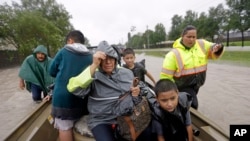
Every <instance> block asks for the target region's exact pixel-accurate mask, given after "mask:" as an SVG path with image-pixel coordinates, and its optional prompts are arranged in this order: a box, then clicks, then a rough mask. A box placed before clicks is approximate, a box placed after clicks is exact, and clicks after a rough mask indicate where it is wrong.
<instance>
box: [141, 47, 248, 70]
mask: <svg viewBox="0 0 250 141" xmlns="http://www.w3.org/2000/svg"><path fill="white" fill-rule="evenodd" d="M167 52H168V51H163V50H152V51H150V50H147V51H141V50H136V53H145V54H146V55H151V56H156V57H162V58H164V56H165V54H166V53H167ZM210 62H212V63H222V64H230V65H237V66H246V67H250V51H225V52H224V54H223V56H222V57H221V58H220V59H219V60H216V61H214V60H211V61H210Z"/></svg>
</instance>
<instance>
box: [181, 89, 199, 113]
mask: <svg viewBox="0 0 250 141" xmlns="http://www.w3.org/2000/svg"><path fill="white" fill-rule="evenodd" d="M179 91H180V92H187V93H189V94H190V95H191V96H192V98H193V100H192V104H191V107H193V108H194V109H196V110H197V109H198V98H197V94H198V92H199V88H185V89H181V90H179Z"/></svg>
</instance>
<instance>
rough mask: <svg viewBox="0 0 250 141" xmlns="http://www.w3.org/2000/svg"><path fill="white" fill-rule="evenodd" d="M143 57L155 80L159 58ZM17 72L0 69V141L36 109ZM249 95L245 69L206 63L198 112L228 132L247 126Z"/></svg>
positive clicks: (249, 121)
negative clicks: (204, 80)
mask: <svg viewBox="0 0 250 141" xmlns="http://www.w3.org/2000/svg"><path fill="white" fill-rule="evenodd" d="M144 58H145V59H146V68H147V70H148V71H150V73H151V74H152V75H153V76H154V77H155V79H156V80H158V79H159V74H160V70H161V66H162V61H163V58H157V57H151V56H143V55H139V56H137V60H141V59H144ZM18 69H19V68H18V67H15V68H9V69H0V83H1V85H0V97H1V98H0V114H1V115H0V125H1V126H0V140H3V139H4V138H5V136H6V135H8V134H9V133H10V132H11V131H12V130H13V128H15V127H16V126H17V125H18V124H19V123H20V122H21V121H22V120H23V119H24V118H25V117H26V116H27V115H28V114H29V113H31V111H32V110H33V109H34V108H35V107H36V106H38V105H37V104H35V103H33V101H32V98H31V94H30V93H28V92H27V91H25V90H20V89H19V87H18V82H19V79H18ZM146 79H147V80H148V81H149V79H148V78H146ZM149 82H150V81H149ZM249 92H250V68H249V67H238V66H230V65H224V64H213V63H210V64H209V65H208V72H207V80H206V83H205V85H204V86H202V87H201V89H200V92H199V94H198V99H199V109H198V110H199V111H200V112H201V113H203V114H204V115H205V116H207V117H208V118H210V119H211V120H212V121H214V122H215V123H217V124H218V125H219V126H221V127H222V129H224V130H225V131H227V132H229V125H230V124H250V118H249V117H250V93H249Z"/></svg>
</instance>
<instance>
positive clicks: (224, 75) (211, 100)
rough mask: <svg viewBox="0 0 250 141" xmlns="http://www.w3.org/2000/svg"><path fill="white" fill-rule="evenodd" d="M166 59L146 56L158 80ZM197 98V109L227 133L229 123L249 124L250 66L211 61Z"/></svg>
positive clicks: (148, 64)
mask: <svg viewBox="0 0 250 141" xmlns="http://www.w3.org/2000/svg"><path fill="white" fill-rule="evenodd" d="M139 58H140V59H142V58H143V56H139ZM137 59H138V57H137ZM140 59H138V60H140ZM163 59H164V58H156V57H149V56H147V57H146V68H147V70H148V71H149V72H150V73H151V74H152V75H153V76H154V78H155V79H156V80H158V79H159V74H160V71H161V67H162V62H163ZM249 63H250V62H249ZM147 81H150V80H149V79H147ZM198 101H199V108H198V111H199V112H201V113H202V114H203V115H205V116H206V117H208V118H209V119H211V120H212V121H213V122H215V123H216V124H218V125H219V126H220V127H221V128H222V129H223V130H225V131H226V132H227V133H228V135H229V127H230V124H248V125H249V124H250V118H249V117H250V67H240V66H233V65H226V64H219V63H209V64H208V70H207V78H206V82H205V84H204V85H203V86H202V87H201V88H200V90H199V94H198Z"/></svg>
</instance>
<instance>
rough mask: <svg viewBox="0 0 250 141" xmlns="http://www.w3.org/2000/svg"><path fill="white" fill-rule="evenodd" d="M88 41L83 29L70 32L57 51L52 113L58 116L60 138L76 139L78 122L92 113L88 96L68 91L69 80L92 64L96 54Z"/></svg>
mask: <svg viewBox="0 0 250 141" xmlns="http://www.w3.org/2000/svg"><path fill="white" fill-rule="evenodd" d="M84 42H85V39H84V35H83V33H82V32H81V31H79V30H73V31H70V32H69V33H68V35H67V36H66V45H65V46H64V47H63V48H62V49H60V50H59V51H58V52H57V54H56V56H55V57H54V60H53V61H52V63H51V65H50V68H49V72H50V75H51V76H53V77H55V87H54V90H53V98H52V116H53V117H54V118H55V124H54V127H55V128H57V129H58V130H59V140H60V141H73V140H74V138H73V126H74V123H75V121H76V120H78V119H79V118H80V117H81V116H83V115H86V114H88V111H87V98H84V99H81V98H79V97H77V96H74V95H72V94H71V93H70V92H69V91H68V90H67V84H68V81H69V79H70V78H71V77H73V76H76V75H78V74H79V73H80V72H81V71H82V70H84V69H85V68H87V67H88V66H89V65H90V64H91V63H92V53H91V52H90V51H89V50H88V48H87V47H86V46H85V45H84Z"/></svg>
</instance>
